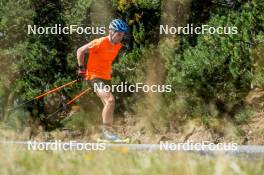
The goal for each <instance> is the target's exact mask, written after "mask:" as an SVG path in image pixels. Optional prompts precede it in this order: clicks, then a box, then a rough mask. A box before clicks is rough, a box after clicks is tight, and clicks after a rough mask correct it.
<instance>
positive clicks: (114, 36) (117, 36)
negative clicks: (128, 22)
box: [109, 30, 125, 44]
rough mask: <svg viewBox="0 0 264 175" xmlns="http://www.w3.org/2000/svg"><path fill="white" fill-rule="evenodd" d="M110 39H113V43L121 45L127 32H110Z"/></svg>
mask: <svg viewBox="0 0 264 175" xmlns="http://www.w3.org/2000/svg"><path fill="white" fill-rule="evenodd" d="M109 34H110V37H111V39H112V42H113V43H114V44H117V43H120V42H121V41H122V39H123V37H124V35H125V32H114V31H113V30H110V32H109Z"/></svg>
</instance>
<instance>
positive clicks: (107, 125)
mask: <svg viewBox="0 0 264 175" xmlns="http://www.w3.org/2000/svg"><path fill="white" fill-rule="evenodd" d="M91 84H92V86H93V88H94V90H95V91H96V94H97V96H98V97H99V98H100V99H101V101H102V103H103V105H104V107H103V110H102V120H103V125H102V126H101V130H102V134H103V135H102V138H103V139H105V140H110V141H116V140H120V138H119V137H118V136H116V135H115V134H113V133H112V131H113V129H112V124H113V113H114V108H115V98H114V96H113V94H112V92H111V91H110V89H107V88H106V87H105V86H106V85H108V84H109V83H108V82H106V81H104V80H101V79H94V80H92V81H91ZM95 85H96V86H97V87H100V88H98V89H96V88H95Z"/></svg>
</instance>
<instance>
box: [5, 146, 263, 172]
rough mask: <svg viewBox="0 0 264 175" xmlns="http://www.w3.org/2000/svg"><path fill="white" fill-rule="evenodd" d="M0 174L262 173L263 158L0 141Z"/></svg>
mask: <svg viewBox="0 0 264 175" xmlns="http://www.w3.org/2000/svg"><path fill="white" fill-rule="evenodd" d="M0 149H1V152H2V153H1V154H0V160H1V161H0V174H1V175H6V174H10V175H11V174H27V175H31V174H32V175H36V174H41V175H60V174H69V175H71V174H84V175H89V174H93V175H97V174H102V175H122V174H126V175H130V174H131V175H132V174H133V175H134V174H152V175H156V174H164V175H170V174H171V175H172V174H186V175H188V174H197V175H198V174H203V175H207V174H208V175H222V174H225V175H229V174H239V175H243V174H252V175H253V174H256V175H257V174H258V175H261V174H263V169H264V160H244V159H237V158H234V157H208V156H199V155H194V154H191V153H185V154H183V153H173V154H172V153H168V152H143V151H140V152H134V151H129V150H127V149H113V150H107V151H97V152H85V151H28V150H27V149H26V148H23V147H19V146H11V147H10V146H8V147H4V145H0Z"/></svg>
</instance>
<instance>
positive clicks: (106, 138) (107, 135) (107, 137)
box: [97, 130, 130, 144]
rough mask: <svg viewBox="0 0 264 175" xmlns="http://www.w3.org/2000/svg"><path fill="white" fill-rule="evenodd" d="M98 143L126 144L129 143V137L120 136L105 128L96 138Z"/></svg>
mask: <svg viewBox="0 0 264 175" xmlns="http://www.w3.org/2000/svg"><path fill="white" fill-rule="evenodd" d="M97 142H98V143H120V144H128V143H130V139H129V138H125V139H123V138H120V137H118V136H117V135H115V134H113V133H112V132H110V131H108V130H105V131H103V133H102V136H101V137H100V138H98V139H97Z"/></svg>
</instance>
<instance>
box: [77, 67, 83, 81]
mask: <svg viewBox="0 0 264 175" xmlns="http://www.w3.org/2000/svg"><path fill="white" fill-rule="evenodd" d="M84 77H85V68H84V66H83V65H81V66H78V75H77V81H82V80H84Z"/></svg>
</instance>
